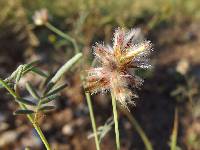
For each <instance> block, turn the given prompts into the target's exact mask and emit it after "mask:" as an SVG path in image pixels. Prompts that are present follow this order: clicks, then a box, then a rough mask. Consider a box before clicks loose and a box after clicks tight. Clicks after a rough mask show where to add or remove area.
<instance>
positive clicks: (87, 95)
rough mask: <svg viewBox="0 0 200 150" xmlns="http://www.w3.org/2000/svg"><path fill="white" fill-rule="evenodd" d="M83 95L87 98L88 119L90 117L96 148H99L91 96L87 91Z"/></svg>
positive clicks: (98, 149)
mask: <svg viewBox="0 0 200 150" xmlns="http://www.w3.org/2000/svg"><path fill="white" fill-rule="evenodd" d="M85 95H86V100H87V104H88V107H89V112H90V119H91V122H92V128H93V132H94V138H95V144H96V149H97V150H100V145H99V140H98V135H97V128H96V124H95V118H94V112H93V108H92V102H91V97H90V94H89V93H85Z"/></svg>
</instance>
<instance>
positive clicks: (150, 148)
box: [120, 108, 153, 150]
mask: <svg viewBox="0 0 200 150" xmlns="http://www.w3.org/2000/svg"><path fill="white" fill-rule="evenodd" d="M120 110H121V111H122V112H123V113H124V114H125V115H126V117H127V118H128V120H129V121H130V123H131V124H132V126H133V127H134V128H135V130H136V131H137V132H138V134H139V135H140V137H141V139H142V141H143V142H144V145H145V147H146V150H153V146H152V144H151V142H150V140H149V138H148V137H147V136H146V134H145V132H144V131H143V129H142V128H141V127H140V125H139V123H138V122H137V120H136V119H135V118H134V117H133V116H132V114H131V113H130V112H128V111H127V110H124V109H123V108H120Z"/></svg>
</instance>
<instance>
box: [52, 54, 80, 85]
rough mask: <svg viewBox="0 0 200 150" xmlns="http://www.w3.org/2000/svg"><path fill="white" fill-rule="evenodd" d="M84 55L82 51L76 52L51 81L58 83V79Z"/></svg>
mask: <svg viewBox="0 0 200 150" xmlns="http://www.w3.org/2000/svg"><path fill="white" fill-rule="evenodd" d="M82 56H83V54H82V53H78V54H76V55H75V56H74V57H72V58H71V59H70V60H68V61H67V62H66V63H65V64H64V65H63V66H62V67H61V68H60V69H59V70H58V71H57V73H56V74H55V75H54V77H53V78H52V79H51V81H50V83H54V84H55V83H56V82H58V80H59V79H60V78H61V77H62V76H63V75H64V74H65V73H66V72H67V71H68V70H69V69H70V68H71V67H73V66H74V64H75V63H77V62H78V61H79V60H80V59H81V57H82Z"/></svg>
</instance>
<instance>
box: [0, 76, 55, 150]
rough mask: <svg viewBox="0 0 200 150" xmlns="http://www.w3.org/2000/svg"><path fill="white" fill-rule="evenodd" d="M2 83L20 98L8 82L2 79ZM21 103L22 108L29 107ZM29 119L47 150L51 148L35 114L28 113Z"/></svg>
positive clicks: (14, 95)
mask: <svg viewBox="0 0 200 150" xmlns="http://www.w3.org/2000/svg"><path fill="white" fill-rule="evenodd" d="M0 84H1V85H2V86H3V87H4V88H6V90H7V91H8V92H9V93H10V94H11V95H12V96H13V97H14V98H15V99H17V98H19V96H18V95H17V94H16V93H15V92H14V91H13V90H12V89H11V88H10V87H9V86H8V85H7V84H6V82H4V81H3V80H2V79H0ZM17 103H18V104H19V106H20V107H21V109H25V110H26V109H27V107H26V106H25V105H23V104H21V103H19V102H17ZM26 116H27V117H28V119H29V121H30V122H31V123H32V125H33V127H34V128H35V130H36V131H37V133H38V134H39V136H40V138H41V140H42V142H43V143H44V145H45V147H46V149H47V150H51V148H50V145H49V143H48V142H47V139H46V138H45V136H44V134H43V133H42V130H41V129H40V127H39V125H38V124H36V123H35V122H34V119H33V116H32V115H26Z"/></svg>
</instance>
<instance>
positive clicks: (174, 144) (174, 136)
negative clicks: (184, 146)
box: [170, 109, 178, 150]
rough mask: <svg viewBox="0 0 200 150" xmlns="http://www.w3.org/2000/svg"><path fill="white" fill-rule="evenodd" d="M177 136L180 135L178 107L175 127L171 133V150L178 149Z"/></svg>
mask: <svg viewBox="0 0 200 150" xmlns="http://www.w3.org/2000/svg"><path fill="white" fill-rule="evenodd" d="M177 136H178V109H176V110H175V114H174V127H173V130H172V134H171V143H170V150H176V149H177Z"/></svg>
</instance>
